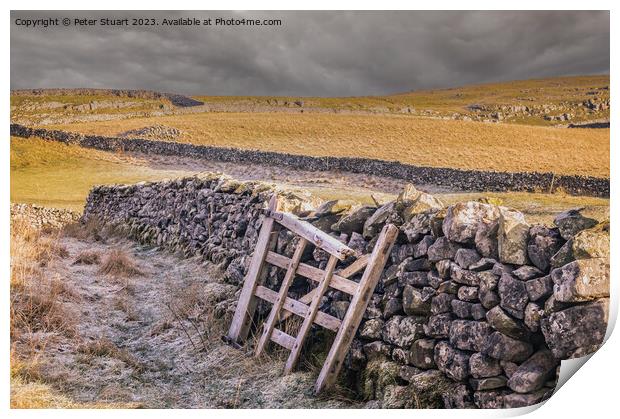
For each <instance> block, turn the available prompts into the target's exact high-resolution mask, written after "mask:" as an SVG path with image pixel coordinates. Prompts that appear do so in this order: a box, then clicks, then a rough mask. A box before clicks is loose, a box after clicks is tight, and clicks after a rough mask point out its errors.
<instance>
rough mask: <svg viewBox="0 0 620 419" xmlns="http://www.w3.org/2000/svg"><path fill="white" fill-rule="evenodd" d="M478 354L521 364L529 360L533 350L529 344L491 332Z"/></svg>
mask: <svg viewBox="0 0 620 419" xmlns="http://www.w3.org/2000/svg"><path fill="white" fill-rule="evenodd" d="M480 352H482V353H483V354H485V355H488V356H490V357H493V358H496V359H499V360H503V361H512V362H522V361H525V360H526V359H527V358H529V356H530V355H531V354H532V352H534V349H533V347H532V344H531V343H529V342H523V341H520V340H517V339H513V338H511V337H510V336H506V335H504V334H503V333H501V332H493V333H492V334H491V335H490V336H489V337H488V339H487V340H486V342H485V344H484V345H483V347H482V350H481V351H480Z"/></svg>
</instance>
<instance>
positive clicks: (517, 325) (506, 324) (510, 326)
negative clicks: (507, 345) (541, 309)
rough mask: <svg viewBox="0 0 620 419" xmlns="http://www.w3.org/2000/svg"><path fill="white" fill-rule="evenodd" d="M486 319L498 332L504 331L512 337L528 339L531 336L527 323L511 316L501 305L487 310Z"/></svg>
mask: <svg viewBox="0 0 620 419" xmlns="http://www.w3.org/2000/svg"><path fill="white" fill-rule="evenodd" d="M486 319H487V322H488V323H489V325H491V327H492V328H493V329H495V330H497V331H498V332H502V333H503V334H505V335H506V336H510V337H511V338H514V339H518V340H523V341H527V340H528V338H529V337H530V333H529V331H528V330H527V329H526V328H525V325H524V324H523V323H522V322H520V321H519V320H516V319H514V318H512V317H510V316H509V315H508V314H507V313H506V312H505V311H504V310H502V309H501V308H500V306H495V307H493V308H492V309H491V310H489V311H487V314H486Z"/></svg>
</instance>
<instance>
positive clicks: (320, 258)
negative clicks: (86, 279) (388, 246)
mask: <svg viewBox="0 0 620 419" xmlns="http://www.w3.org/2000/svg"><path fill="white" fill-rule="evenodd" d="M274 193H280V195H281V199H280V202H281V209H282V210H284V211H289V212H293V213H295V214H297V215H298V216H300V217H304V218H305V219H307V220H308V221H310V222H312V223H313V224H314V225H316V226H318V227H319V228H321V229H322V230H324V231H327V232H329V233H331V234H333V235H334V236H335V237H337V238H339V239H340V240H343V241H345V242H346V243H347V244H348V246H350V247H351V248H353V249H356V250H359V251H360V252H362V253H365V252H368V251H370V250H371V249H372V247H373V246H374V242H375V241H376V238H377V235H378V233H379V231H380V230H381V228H382V226H383V225H384V224H385V223H393V224H395V225H397V226H398V227H399V228H400V234H399V237H398V239H397V243H396V245H395V246H394V248H393V250H392V253H391V256H390V260H389V262H388V264H387V266H386V268H385V270H384V272H383V274H382V277H381V280H380V282H379V285H378V286H377V289H376V290H375V294H374V295H373V297H372V299H371V302H370V305H369V307H368V309H367V310H366V313H365V315H364V320H363V322H362V324H361V326H360V329H359V331H358V334H357V336H356V338H355V340H354V341H353V344H352V346H351V349H350V351H349V354H348V356H347V360H346V368H347V370H346V373H345V374H344V375H345V376H346V377H348V384H349V385H351V386H353V387H355V389H356V390H357V391H358V392H359V393H360V394H361V395H363V397H365V398H366V399H367V400H369V407H386V408H389V407H448V408H468V407H478V408H509V407H519V406H526V405H531V404H534V403H538V402H540V401H542V400H544V399H546V398H547V397H549V396H550V395H551V394H552V392H553V389H554V387H555V383H556V379H557V374H558V368H559V364H560V360H561V359H567V358H573V357H579V356H583V355H586V354H588V353H591V352H593V351H594V350H596V349H597V348H598V347H599V346H600V345H601V344H602V341H603V338H604V335H605V331H606V326H607V316H608V302H609V300H608V297H609V223H608V222H602V223H600V222H598V221H597V220H593V219H590V218H588V217H585V216H583V215H582V214H581V213H580V212H579V211H577V210H573V211H567V212H565V213H562V214H560V215H558V216H557V218H556V220H555V225H554V226H552V227H548V226H540V225H529V224H528V223H527V222H526V220H525V219H524V217H523V215H522V214H521V213H519V212H517V211H514V210H511V209H508V208H504V207H498V206H494V205H490V204H486V203H482V202H465V203H459V204H455V205H452V206H449V207H447V208H445V207H444V206H443V205H442V203H441V202H440V201H439V200H438V199H436V198H434V197H433V196H431V195H429V194H426V193H423V192H420V191H418V190H416V189H415V188H414V187H413V186H412V185H408V186H407V187H406V188H405V190H404V191H403V192H402V193H401V194H400V196H399V197H398V198H397V199H396V200H394V201H392V202H389V203H387V204H385V205H383V206H381V207H379V208H376V207H370V206H360V205H355V203H352V202H350V201H330V202H325V203H322V204H321V205H319V206H318V208H316V203H315V202H311V201H309V200H308V199H307V197H299V196H295V195H291V194H285V193H282V192H278V191H276V190H274V189H273V188H272V187H271V186H269V185H266V184H262V183H258V182H250V183H242V182H238V181H236V180H234V179H231V178H228V177H225V176H218V175H205V176H201V177H191V178H184V179H179V180H172V181H167V182H157V183H141V184H136V185H128V186H99V187H96V188H94V189H93V190H92V191H91V193H90V195H89V197H88V200H87V204H86V207H85V211H84V215H83V217H84V219H85V220H88V219H90V218H92V217H96V218H100V219H102V220H103V221H105V222H106V223H109V224H117V223H120V224H122V225H124V226H125V228H126V229H127V231H128V232H129V234H130V235H131V236H133V237H134V238H136V239H138V240H140V241H142V242H144V243H150V244H153V245H158V246H161V247H165V248H168V249H171V250H173V251H178V252H182V253H183V254H184V255H186V256H200V257H203V258H204V259H205V260H209V261H211V262H214V263H217V264H219V265H220V266H221V268H222V269H223V270H224V272H225V274H224V277H225V280H226V281H227V282H229V283H231V284H234V285H237V286H240V285H241V284H242V281H243V277H244V274H245V272H246V270H247V266H248V263H249V259H250V257H251V254H252V251H253V248H254V245H255V243H256V239H257V235H258V230H259V229H260V225H261V223H262V217H263V216H262V215H261V214H262V212H261V209H262V208H264V207H265V206H266V202H267V201H268V200H269V198H270V197H271V195H272V194H274ZM314 208H316V209H314ZM295 240H296V239H295V238H294V237H293V235H292V234H291V233H289V232H287V231H286V230H282V231H281V232H280V234H279V238H278V242H277V251H278V252H279V253H282V254H286V255H289V256H290V255H292V253H293V249H294V247H295V244H296V241H295ZM327 259H328V255H327V254H325V253H324V252H322V251H317V250H314V251H312V249H310V250H309V251H308V252H307V253H306V254H305V255H304V258H303V261H304V263H307V264H310V265H313V266H317V267H320V268H323V267H324V266H325V264H326V261H327ZM350 262H351V261H350V260H347V261H345V262H344V264H345V265H346V264H347V263H350ZM343 266H344V265H343ZM282 277H283V272H281V270H279V269H276V268H272V269H271V270H270V271H269V275H268V278H267V280H266V282H267V284H266V285H267V286H269V287H271V288H272V289H277V288H276V287H278V285H279V282H280V281H281V280H282ZM352 279H353V280H359V276H358V277H354V278H352ZM308 290H309V284H308V283H306V282H305V281H303V280H299V279H298V280H297V281H295V283H294V284H293V286H292V288H291V291H290V292H291V293H292V294H294V295H293V297H295V298H299V297H300V296H301V295H302V294H305V293H306V292H308ZM235 302H236V298H234V299H231V300H228V301H221V302H219V303H218V307H217V308H218V310H216V312H217V313H220V314H221V315H224V314H225V313H226V312H228V313H230V312H232V311H233V310H234V304H235ZM348 304H349V299H348V296H347V295H345V294H343V293H341V292H339V291H336V290H330V291H329V292H328V293H327V294H326V296H325V297H324V299H323V301H322V304H321V310H323V311H326V312H329V313H330V314H332V315H334V316H336V317H339V318H342V317H343V315H344V313H345V312H346V310H347V307H348ZM269 308H270V307H269V306H268V305H265V306H262V305H261V306H259V310H258V314H257V315H258V316H266V314H267V310H268V309H269ZM257 320H258V319H257ZM317 333H319V332H317ZM321 336H322V335H321ZM320 340H321V339H319V336H315V339H314V341H315V342H316V341H320ZM322 340H323V341H324V340H325V339H322ZM311 341H312V339H311Z"/></svg>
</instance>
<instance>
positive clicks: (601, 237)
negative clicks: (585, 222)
mask: <svg viewBox="0 0 620 419" xmlns="http://www.w3.org/2000/svg"><path fill="white" fill-rule="evenodd" d="M572 251H573V257H574V258H575V259H590V258H609V222H605V223H600V224H598V225H597V226H596V227H594V228H590V229H587V230H582V231H580V232H579V233H577V234H576V235H575V237H574V238H573V246H572Z"/></svg>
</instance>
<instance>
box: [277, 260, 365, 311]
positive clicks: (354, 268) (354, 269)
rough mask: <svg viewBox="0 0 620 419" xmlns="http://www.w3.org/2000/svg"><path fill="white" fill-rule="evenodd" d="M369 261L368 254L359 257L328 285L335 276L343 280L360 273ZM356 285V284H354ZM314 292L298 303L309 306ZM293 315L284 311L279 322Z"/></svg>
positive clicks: (314, 289)
mask: <svg viewBox="0 0 620 419" xmlns="http://www.w3.org/2000/svg"><path fill="white" fill-rule="evenodd" d="M369 259H370V253H369V254H366V255H363V256H361V257H360V258H359V259H358V260H356V261H355V262H353V263H352V264H351V265H349V266H347V267H346V268H344V269H342V270H341V271H340V272H338V275H336V274H334V276H333V277H332V283H331V284H330V286H331V287H333V286H334V281H335V278H336V277H337V276H341V277H343V278H345V279H346V278H349V277H351V276H353V275H355V274H356V273H358V272H359V271H361V270H362V269H364V268H365V267H366V265H368V260H369ZM356 285H357V283H356ZM315 291H316V288H312V289H311V290H310V292H308V293H307V294H305V295H303V296H302V297H301V298H300V299H299V302H301V303H304V304H310V301H312V297H313V296H314V292H315ZM292 315H293V313H291V312H290V311H285V312H284V313H282V314H281V315H280V320H279V321H280V322H283V321H284V320H286V319H288V318H289V317H290V316H292Z"/></svg>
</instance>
